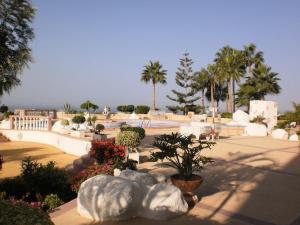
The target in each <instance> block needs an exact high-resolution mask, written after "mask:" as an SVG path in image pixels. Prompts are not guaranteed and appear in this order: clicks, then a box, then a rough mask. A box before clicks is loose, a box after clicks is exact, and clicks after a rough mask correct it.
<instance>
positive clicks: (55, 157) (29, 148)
mask: <svg viewBox="0 0 300 225" xmlns="http://www.w3.org/2000/svg"><path fill="white" fill-rule="evenodd" d="M0 155H2V156H3V159H4V163H3V165H2V170H1V171H0V178H5V177H12V176H17V175H19V174H20V168H21V161H22V160H23V159H25V158H26V157H28V156H31V157H32V159H35V160H37V161H38V162H40V163H43V164H45V163H47V162H49V161H51V160H52V161H55V162H56V164H57V166H59V167H65V166H67V165H70V164H72V162H73V161H74V160H75V159H77V158H78V157H77V156H73V155H69V154H66V153H64V152H62V151H60V150H59V149H57V148H55V147H52V146H49V145H44V144H39V143H31V142H16V141H12V142H0Z"/></svg>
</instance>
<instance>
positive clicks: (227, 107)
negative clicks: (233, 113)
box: [226, 93, 229, 112]
mask: <svg viewBox="0 0 300 225" xmlns="http://www.w3.org/2000/svg"><path fill="white" fill-rule="evenodd" d="M228 110H229V106H228V93H227V94H226V112H229V111H228Z"/></svg>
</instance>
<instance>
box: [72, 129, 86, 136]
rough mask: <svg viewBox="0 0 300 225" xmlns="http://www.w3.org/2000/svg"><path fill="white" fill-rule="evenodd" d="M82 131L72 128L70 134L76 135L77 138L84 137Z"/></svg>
mask: <svg viewBox="0 0 300 225" xmlns="http://www.w3.org/2000/svg"><path fill="white" fill-rule="evenodd" d="M84 133H85V132H84V131H81V130H72V131H71V136H73V137H78V138H83V137H84Z"/></svg>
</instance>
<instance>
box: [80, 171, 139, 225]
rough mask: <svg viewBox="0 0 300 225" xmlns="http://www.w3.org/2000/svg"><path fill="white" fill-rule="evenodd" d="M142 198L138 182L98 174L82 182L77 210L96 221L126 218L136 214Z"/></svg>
mask: <svg viewBox="0 0 300 225" xmlns="http://www.w3.org/2000/svg"><path fill="white" fill-rule="evenodd" d="M142 198H143V195H142V192H141V187H140V185H139V184H138V183H137V182H134V181H129V180H126V179H123V178H121V177H113V176H106V175H98V176H95V177H92V178H90V179H88V180H86V181H85V182H83V183H82V184H81V186H80V189H79V192H78V197H77V211H78V212H79V214H80V215H81V216H84V217H88V218H90V219H93V220H95V221H109V220H126V219H130V218H132V217H135V216H136V214H137V211H138V209H139V208H140V206H141V202H142Z"/></svg>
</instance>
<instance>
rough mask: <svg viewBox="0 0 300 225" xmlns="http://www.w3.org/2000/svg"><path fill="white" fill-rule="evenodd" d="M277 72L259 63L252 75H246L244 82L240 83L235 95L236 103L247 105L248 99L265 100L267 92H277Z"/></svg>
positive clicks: (278, 91)
mask: <svg viewBox="0 0 300 225" xmlns="http://www.w3.org/2000/svg"><path fill="white" fill-rule="evenodd" d="M279 80H280V79H279V78H278V74H277V73H274V72H272V71H271V67H269V66H267V65H264V64H259V65H258V66H257V67H256V68H254V69H253V73H252V76H247V77H246V81H245V83H243V84H242V85H240V90H239V91H238V93H237V95H238V98H237V104H238V105H239V106H247V107H248V110H249V102H250V100H265V96H266V95H268V94H271V95H272V94H273V95H274V94H279V93H280V91H281V87H280V86H279V84H278V81H279Z"/></svg>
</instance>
